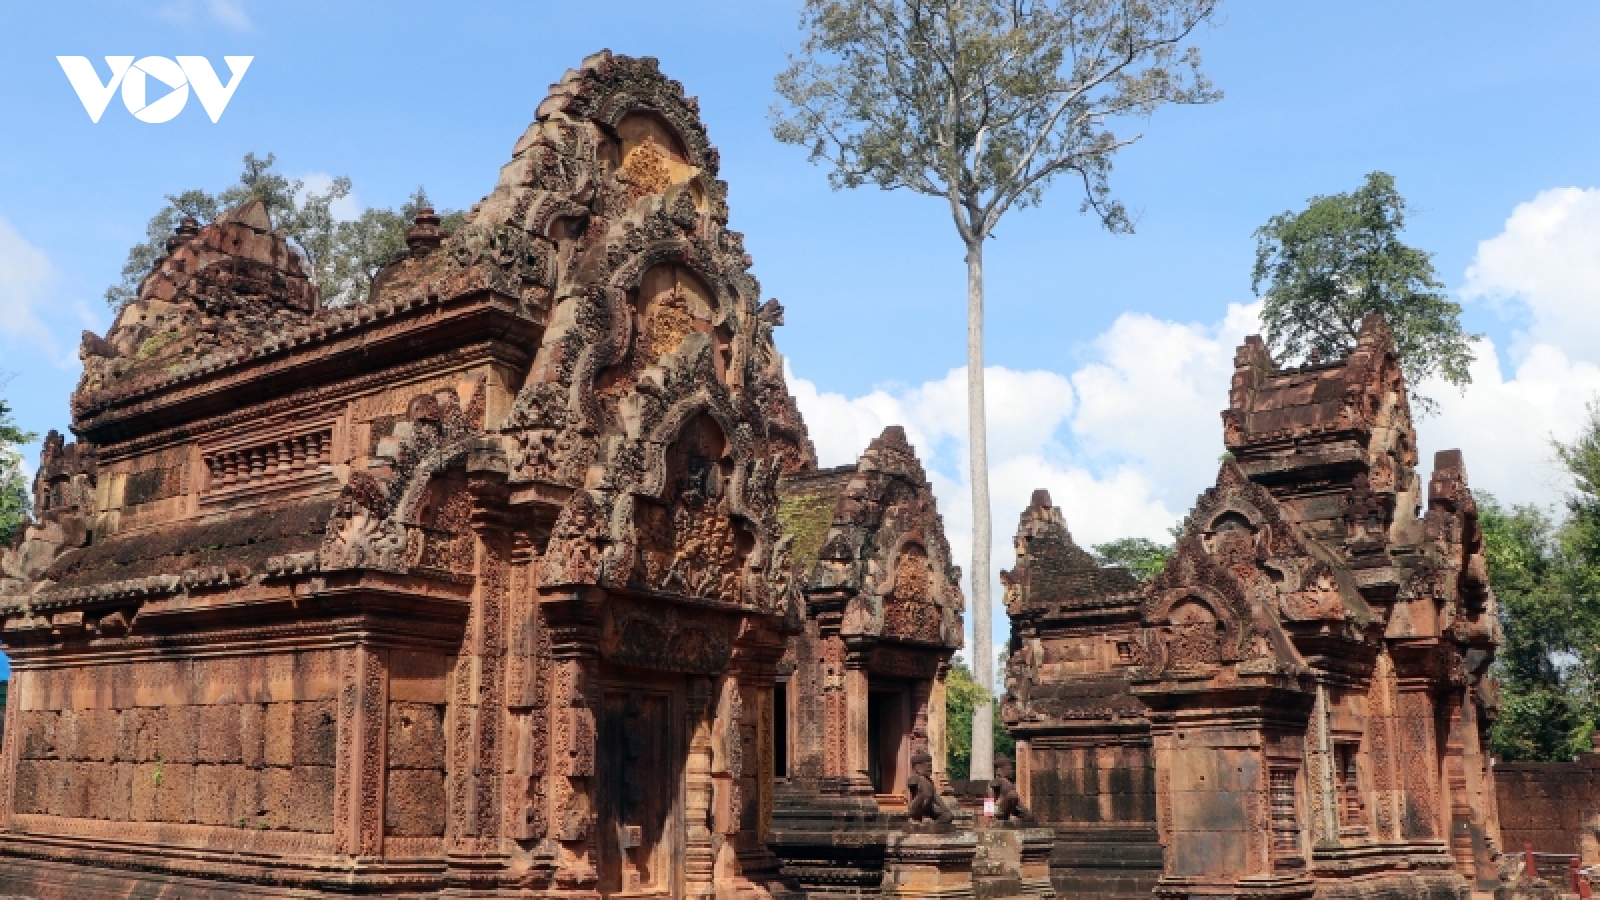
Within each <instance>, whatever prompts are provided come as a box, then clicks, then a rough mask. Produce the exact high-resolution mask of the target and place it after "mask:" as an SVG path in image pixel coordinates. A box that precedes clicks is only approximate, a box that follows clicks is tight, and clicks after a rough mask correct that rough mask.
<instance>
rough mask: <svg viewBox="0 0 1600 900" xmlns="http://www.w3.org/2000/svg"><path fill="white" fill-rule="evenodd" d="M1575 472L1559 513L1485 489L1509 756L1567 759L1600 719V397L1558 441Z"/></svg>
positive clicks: (1502, 735) (1503, 755) (1500, 753)
mask: <svg viewBox="0 0 1600 900" xmlns="http://www.w3.org/2000/svg"><path fill="white" fill-rule="evenodd" d="M1554 449H1555V453H1556V458H1557V459H1558V460H1559V461H1560V463H1561V464H1562V466H1563V468H1564V469H1565V470H1566V474H1567V475H1569V476H1570V477H1571V478H1572V480H1573V488H1572V491H1571V493H1569V494H1568V497H1567V503H1566V509H1565V511H1564V512H1565V514H1564V515H1563V516H1561V517H1560V518H1557V517H1554V516H1552V515H1550V514H1549V513H1547V512H1545V511H1543V510H1541V509H1539V508H1537V507H1534V506H1526V505H1523V506H1513V507H1510V508H1507V507H1504V506H1502V505H1501V504H1500V503H1499V502H1497V501H1496V500H1495V498H1493V497H1492V496H1488V495H1484V494H1480V495H1479V501H1478V515H1479V522H1480V523H1481V524H1482V526H1483V534H1484V550H1485V555H1486V556H1487V560H1488V565H1489V577H1490V583H1491V584H1493V585H1494V591H1495V596H1496V597H1497V598H1498V600H1499V601H1500V614H1501V621H1502V624H1503V625H1504V628H1505V642H1504V643H1503V644H1502V645H1501V647H1500V652H1499V654H1498V655H1497V657H1496V660H1495V675H1496V677H1497V678H1498V679H1499V680H1500V683H1501V712H1500V719H1499V721H1497V722H1496V723H1495V725H1494V728H1493V730H1492V731H1491V733H1490V738H1491V741H1492V744H1493V747H1494V752H1495V755H1496V756H1497V757H1499V758H1500V759H1505V760H1564V759H1570V758H1571V757H1572V756H1573V755H1574V754H1577V753H1580V752H1587V751H1588V750H1589V749H1590V736H1591V734H1592V733H1593V732H1594V730H1595V726H1596V723H1597V721H1600V692H1597V687H1600V685H1597V683H1596V678H1597V676H1600V405H1591V406H1590V408H1589V412H1588V416H1587V418H1586V419H1585V421H1584V425H1583V428H1582V429H1581V430H1580V432H1579V434H1578V436H1577V438H1576V439H1575V440H1573V441H1572V442H1571V443H1559V442H1558V443H1556V444H1555V445H1554Z"/></svg>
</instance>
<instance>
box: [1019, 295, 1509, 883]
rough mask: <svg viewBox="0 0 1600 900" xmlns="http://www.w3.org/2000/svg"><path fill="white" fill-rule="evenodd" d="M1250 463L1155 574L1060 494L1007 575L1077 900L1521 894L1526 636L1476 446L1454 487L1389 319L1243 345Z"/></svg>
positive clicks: (1026, 752)
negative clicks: (1500, 756) (1405, 373)
mask: <svg viewBox="0 0 1600 900" xmlns="http://www.w3.org/2000/svg"><path fill="white" fill-rule="evenodd" d="M1222 421H1223V436H1224V441H1225V443H1226V446H1227V456H1226V458H1225V461H1224V462H1223V463H1222V467H1221V471H1220V472H1219V473H1218V475H1217V483H1216V487H1214V488H1211V489H1210V490H1208V491H1206V492H1205V493H1204V494H1203V495H1202V496H1201V497H1200V499H1199V501H1198V502H1197V503H1196V505H1195V507H1194V508H1193V509H1192V510H1191V511H1190V512H1189V515H1188V517H1187V518H1186V519H1185V520H1184V523H1183V527H1182V534H1181V536H1180V537H1179V539H1178V542H1177V548H1176V552H1175V553H1174V555H1173V557H1172V558H1171V559H1170V560H1169V561H1168V562H1167V565H1166V568H1165V569H1164V570H1163V571H1162V572H1161V573H1160V574H1159V575H1157V576H1156V577H1154V578H1153V579H1151V580H1150V581H1149V582H1148V583H1146V584H1143V585H1140V584H1138V583H1136V582H1135V581H1134V580H1133V578H1132V577H1130V576H1129V575H1128V573H1127V572H1125V571H1122V570H1117V569H1106V568H1102V567H1101V566H1099V565H1097V564H1096V563H1095V561H1094V560H1093V559H1092V558H1091V557H1090V556H1089V554H1087V553H1085V552H1084V551H1083V550H1081V549H1080V548H1079V547H1078V546H1077V545H1076V544H1075V543H1074V542H1073V540H1072V536H1071V534H1070V533H1069V531H1068V528H1067V523H1066V519H1065V518H1064V516H1063V514H1062V511H1061V510H1060V509H1057V508H1055V507H1053V506H1051V503H1050V497H1049V495H1048V494H1046V493H1044V492H1042V491H1041V492H1038V493H1036V494H1035V495H1034V498H1033V503H1032V505H1031V506H1029V507H1028V508H1027V509H1026V510H1024V511H1023V513H1022V518H1021V522H1020V524H1019V525H1018V530H1017V537H1016V548H1017V566H1016V568H1015V569H1013V570H1011V571H1010V572H1009V573H1007V574H1006V575H1005V576H1004V581H1005V583H1006V605H1007V611H1008V612H1009V614H1010V616H1011V621H1012V640H1011V655H1010V658H1009V659H1010V663H1009V671H1008V672H1007V693H1006V696H1005V699H1004V703H1003V706H1002V714H1003V716H1004V719H1005V721H1006V724H1007V725H1008V727H1010V729H1011V730H1012V733H1013V734H1014V735H1015V737H1016V739H1017V743H1018V757H1019V769H1020V771H1021V773H1022V774H1021V779H1022V783H1023V785H1024V790H1025V793H1026V794H1027V795H1028V796H1029V797H1030V799H1031V801H1032V805H1033V809H1034V811H1035V813H1036V814H1037V815H1038V816H1039V817H1040V819H1041V821H1043V822H1047V823H1048V824H1050V825H1052V826H1054V827H1055V829H1056V833H1057V851H1056V853H1055V855H1054V856H1053V858H1052V866H1053V868H1052V874H1053V876H1054V878H1055V880H1056V884H1057V886H1058V889H1059V890H1061V891H1062V892H1063V893H1064V894H1082V895H1093V896H1103V897H1118V898H1123V897H1132V896H1135V895H1137V896H1147V895H1149V894H1150V893H1151V892H1152V891H1153V892H1154V893H1155V894H1157V895H1159V896H1162V897H1174V898H1176V897H1186V898H1200V897H1237V896H1243V895H1249V896H1251V897H1258V898H1280V897H1281V898H1290V897H1312V896H1315V897H1318V898H1334V897H1338V898H1347V897H1348V898H1356V897H1424V896H1426V897H1430V898H1438V900H1445V898H1451V897H1458V896H1462V895H1464V894H1466V893H1469V892H1490V891H1494V890H1495V889H1496V888H1497V887H1499V886H1500V882H1499V878H1498V874H1499V868H1498V859H1497V853H1496V846H1497V842H1498V839H1499V834H1498V830H1499V829H1498V821H1497V818H1496V814H1495V791H1494V787H1493V783H1492V780H1491V774H1490V768H1489V755H1488V750H1487V741H1488V731H1487V726H1488V721H1489V720H1490V718H1491V717H1492V716H1493V715H1494V713H1495V709H1496V696H1497V695H1496V691H1495V687H1494V682H1493V680H1492V679H1490V678H1489V677H1487V669H1488V666H1489V663H1490V661H1491V660H1492V658H1493V655H1494V650H1495V647H1496V646H1497V644H1498V643H1499V634H1500V632H1499V628H1500V625H1499V620H1498V618H1497V614H1496V608H1495V602H1494V594H1493V592H1492V591H1491V590H1490V587H1489V584H1488V582H1487V579H1486V574H1485V567H1484V558H1483V542H1482V533H1481V532H1480V531H1479V528H1478V522H1477V509H1476V507H1475V505H1474V503H1473V499H1472V493H1471V492H1470V491H1469V490H1468V489H1467V480H1466V470H1465V468H1464V467H1463V464H1462V460H1461V454H1460V453H1459V452H1458V451H1445V452H1442V453H1439V454H1437V455H1436V457H1435V459H1434V465H1433V472H1432V475H1431V477H1430V478H1429V481H1428V484H1427V486H1426V488H1424V486H1423V480H1422V475H1421V474H1420V473H1419V472H1418V471H1417V469H1416V464H1417V442H1416V434H1415V431H1414V429H1413V427H1412V423H1411V418H1410V413H1409V407H1408V404H1407V399H1406V389H1405V384H1404V383H1403V380H1402V378H1401V375H1400V370H1399V366H1398V365H1397V363H1396V360H1395V355H1394V347H1393V344H1392V342H1391V338H1390V335H1389V331H1388V328H1387V326H1385V325H1384V323H1383V321H1382V319H1381V318H1379V317H1377V316H1370V317H1368V319H1367V320H1366V321H1365V322H1364V323H1363V325H1362V328H1361V335H1360V341H1359V343H1358V344H1357V346H1356V347H1355V348H1354V350H1353V351H1352V352H1351V353H1350V355H1349V356H1348V357H1346V358H1345V359H1342V360H1338V361H1335V362H1330V363H1323V364H1319V365H1310V366H1306V367H1303V368H1298V369H1279V368H1278V367H1277V366H1276V365H1274V363H1273V361H1272V360H1271V359H1270V358H1269V357H1268V355H1267V353H1266V350H1265V348H1264V347H1263V345H1262V343H1261V341H1260V339H1259V338H1254V337H1252V338H1250V339H1249V340H1248V341H1246V343H1245V344H1244V346H1242V347H1240V348H1239V351H1238V354H1237V356H1236V357H1235V370H1234V376H1233V385H1232V389H1231V391H1230V396H1229V405H1228V409H1227V410H1226V411H1224V412H1223V415H1222Z"/></svg>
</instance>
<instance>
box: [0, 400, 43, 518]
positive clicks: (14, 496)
mask: <svg viewBox="0 0 1600 900" xmlns="http://www.w3.org/2000/svg"><path fill="white" fill-rule="evenodd" d="M37 436H38V435H35V434H33V433H31V432H27V431H23V430H22V429H21V428H18V427H17V424H16V423H15V422H13V421H12V419H11V406H10V405H9V404H7V403H6V401H5V400H4V399H0V547H3V546H6V545H7V544H10V543H11V540H12V538H13V537H15V536H16V534H17V531H18V530H19V529H20V528H21V527H22V525H23V523H24V522H26V521H27V520H28V510H29V508H31V507H32V503H30V502H29V496H28V482H27V479H25V478H23V477H22V454H21V453H19V452H18V451H17V445H18V444H26V443H28V442H29V441H31V440H33V439H34V438H35V437H37Z"/></svg>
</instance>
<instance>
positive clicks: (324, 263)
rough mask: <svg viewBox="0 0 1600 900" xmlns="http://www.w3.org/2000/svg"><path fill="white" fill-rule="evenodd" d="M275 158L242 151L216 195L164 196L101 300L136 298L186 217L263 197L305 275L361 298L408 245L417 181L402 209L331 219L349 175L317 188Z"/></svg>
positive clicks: (339, 296)
mask: <svg viewBox="0 0 1600 900" xmlns="http://www.w3.org/2000/svg"><path fill="white" fill-rule="evenodd" d="M276 164H277V157H276V156H275V155H273V154H271V153H268V154H267V155H266V156H265V157H258V156H256V155H255V154H254V153H246V154H245V155H244V163H243V169H242V171H241V172H240V174H239V180H238V183H237V184H234V185H233V186H231V187H228V188H226V189H224V190H223V191H221V192H220V193H217V194H210V193H207V192H206V191H203V190H198V189H196V190H189V191H184V192H183V193H181V194H169V195H167V198H166V200H167V203H166V205H165V206H163V207H162V208H161V209H160V210H158V211H157V212H156V214H155V215H154V216H152V217H151V218H150V221H149V223H148V224H147V225H146V226H145V235H146V240H145V241H144V242H143V243H140V244H137V245H135V246H134V247H133V248H132V249H131V250H129V251H128V259H127V261H126V262H125V263H124V264H123V266H122V280H121V281H119V282H118V283H117V284H115V285H112V286H111V287H109V288H107V289H106V294H105V297H106V302H107V303H109V304H110V305H111V306H112V307H113V308H116V309H120V308H121V307H123V306H125V305H126V304H128V303H130V302H132V301H133V299H134V298H135V297H136V296H137V295H138V293H139V285H140V283H141V282H143V281H144V278H145V276H146V275H148V274H150V270H151V269H152V268H154V267H155V265H156V263H158V262H160V261H161V260H162V259H163V258H164V257H165V256H166V255H167V239H168V238H170V237H171V236H172V232H173V229H174V228H176V227H177V225H178V224H179V223H180V222H182V221H183V219H184V218H186V217H188V218H193V219H194V220H195V221H197V222H199V223H200V224H201V225H206V224H209V223H210V222H212V221H214V220H215V219H216V218H217V216H219V215H221V214H222V213H223V212H225V211H226V210H229V209H233V208H234V207H236V206H238V205H240V204H241V203H244V202H245V201H246V200H250V199H252V198H256V199H259V200H261V202H262V204H263V205H264V206H265V207H266V209H267V215H268V216H269V217H270V218H271V219H272V224H273V227H274V228H277V229H278V230H280V231H282V232H283V234H284V237H285V238H287V239H288V241H289V244H290V245H291V246H292V247H294V248H295V250H296V251H298V252H299V254H300V258H301V260H302V262H303V263H304V264H305V268H306V274H307V275H308V276H310V278H311V280H312V282H314V283H315V284H316V285H317V286H318V287H319V288H320V289H321V291H322V296H323V299H324V300H325V301H326V302H327V303H328V304H329V305H332V306H347V305H351V304H356V303H362V302H365V301H366V299H367V295H368V292H370V291H371V289H372V280H373V278H374V276H376V275H377V273H378V270H379V269H381V268H383V266H384V265H385V264H387V263H388V261H389V260H390V259H392V258H394V255H395V254H396V253H398V252H400V251H401V250H404V249H405V246H406V243H405V232H406V229H407V228H409V227H410V226H411V222H412V219H414V218H415V217H416V214H417V212H418V211H419V210H420V209H422V208H423V207H424V206H427V205H429V204H428V197H427V194H426V193H425V192H424V191H423V189H422V188H420V187H419V188H417V190H416V193H414V194H412V195H411V197H410V199H408V200H407V201H406V202H405V203H404V204H402V205H401V207H400V209H399V210H390V209H373V208H369V209H366V210H363V211H362V213H361V215H360V216H359V217H357V218H356V219H354V220H353V221H349V222H340V221H338V220H337V219H335V218H334V215H333V204H334V203H335V202H336V201H339V200H342V199H344V198H345V197H348V196H349V195H350V189H351V183H350V179H349V178H347V177H345V176H342V175H341V176H339V177H337V178H334V179H333V180H332V181H331V182H330V183H329V185H328V186H327V188H325V189H324V190H322V191H312V190H309V189H307V187H306V185H305V182H304V181H301V180H300V179H297V178H294V179H292V178H288V177H286V176H284V175H283V174H281V173H279V172H278V171H276V170H275V169H274V168H273V167H274V166H275V165H276ZM439 215H440V218H441V223H440V224H441V227H442V228H443V229H444V231H445V233H446V234H449V233H450V232H452V231H454V230H455V229H456V228H457V227H459V226H460V224H461V221H462V220H463V218H464V217H465V214H464V213H461V212H459V211H449V210H445V211H441V212H440V214H439Z"/></svg>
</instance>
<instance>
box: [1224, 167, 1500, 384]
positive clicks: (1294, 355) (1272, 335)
mask: <svg viewBox="0 0 1600 900" xmlns="http://www.w3.org/2000/svg"><path fill="white" fill-rule="evenodd" d="M1405 220H1406V201H1405V198H1404V197H1402V196H1400V192H1399V191H1398V190H1396V189H1395V183H1394V177H1393V176H1391V175H1387V174H1385V173H1383V172H1373V173H1371V174H1369V175H1368V176H1367V177H1366V181H1365V182H1364V183H1363V184H1362V185H1361V187H1360V188H1358V189H1356V190H1354V191H1351V192H1350V193H1346V194H1332V195H1329V196H1318V197H1312V198H1311V199H1310V201H1308V202H1307V205H1306V208H1305V209H1304V210H1302V211H1300V212H1294V211H1292V210H1291V211H1287V212H1283V213H1279V214H1278V215H1276V216H1273V217H1272V218H1271V219H1269V220H1267V224H1265V225H1263V226H1261V228H1259V229H1257V230H1256V233H1255V237H1256V261H1255V268H1254V269H1253V271H1252V274H1251V288H1252V289H1253V290H1254V291H1255V292H1256V293H1257V295H1258V296H1260V297H1261V298H1262V299H1263V301H1264V302H1263V305H1262V310H1261V321H1262V324H1263V326H1264V327H1265V330H1266V337H1267V343H1268V345H1269V346H1270V347H1271V348H1272V350H1273V352H1274V353H1275V354H1276V355H1278V357H1279V358H1280V359H1283V360H1284V361H1286V362H1289V363H1293V364H1298V363H1303V362H1309V361H1315V360H1319V359H1335V358H1338V357H1341V356H1343V355H1345V354H1346V353H1348V352H1349V351H1350V349H1351V348H1352V347H1354V346H1355V343H1356V335H1357V333H1358V332H1359V331H1360V330H1361V320H1362V318H1363V317H1364V316H1366V315H1367V314H1368V313H1374V312H1376V313H1382V314H1383V317H1384V319H1385V320H1387V321H1388V323H1389V327H1390V329H1392V330H1393V332H1394V340H1395V351H1396V355H1397V356H1398V357H1399V359H1400V366H1401V368H1402V370H1403V371H1404V372H1405V376H1406V383H1407V384H1408V385H1410V388H1411V396H1412V400H1413V402H1414V403H1415V404H1416V405H1417V406H1418V410H1419V412H1420V413H1422V414H1427V413H1429V412H1431V411H1433V410H1434V409H1435V408H1436V406H1437V404H1435V403H1434V401H1432V400H1431V399H1429V398H1428V397H1426V396H1424V395H1423V394H1421V393H1419V392H1418V389H1419V388H1420V387H1421V386H1422V384H1423V383H1424V382H1425V381H1426V380H1427V379H1429V378H1433V377H1438V378H1440V379H1442V380H1443V381H1445V382H1446V383H1448V384H1451V385H1454V386H1456V387H1463V388H1464V387H1465V386H1466V385H1468V384H1470V383H1471V382H1472V377H1471V375H1470V374H1468V372H1467V367H1468V366H1469V365H1470V364H1471V363H1472V359H1473V352H1472V344H1473V342H1474V341H1476V340H1478V338H1479V336H1478V335H1475V334H1468V333H1467V332H1465V331H1463V330H1462V328H1461V304H1459V303H1456V302H1454V301H1452V300H1451V299H1449V297H1447V296H1446V295H1445V294H1444V285H1443V284H1442V283H1441V282H1440V281H1439V279H1438V276H1437V275H1435V274H1434V269H1433V257H1432V254H1429V253H1425V252H1423V251H1421V250H1418V249H1416V248H1415V247H1411V246H1408V245H1407V244H1405V243H1404V242H1402V241H1401V240H1400V232H1401V231H1403V230H1404V229H1405Z"/></svg>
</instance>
